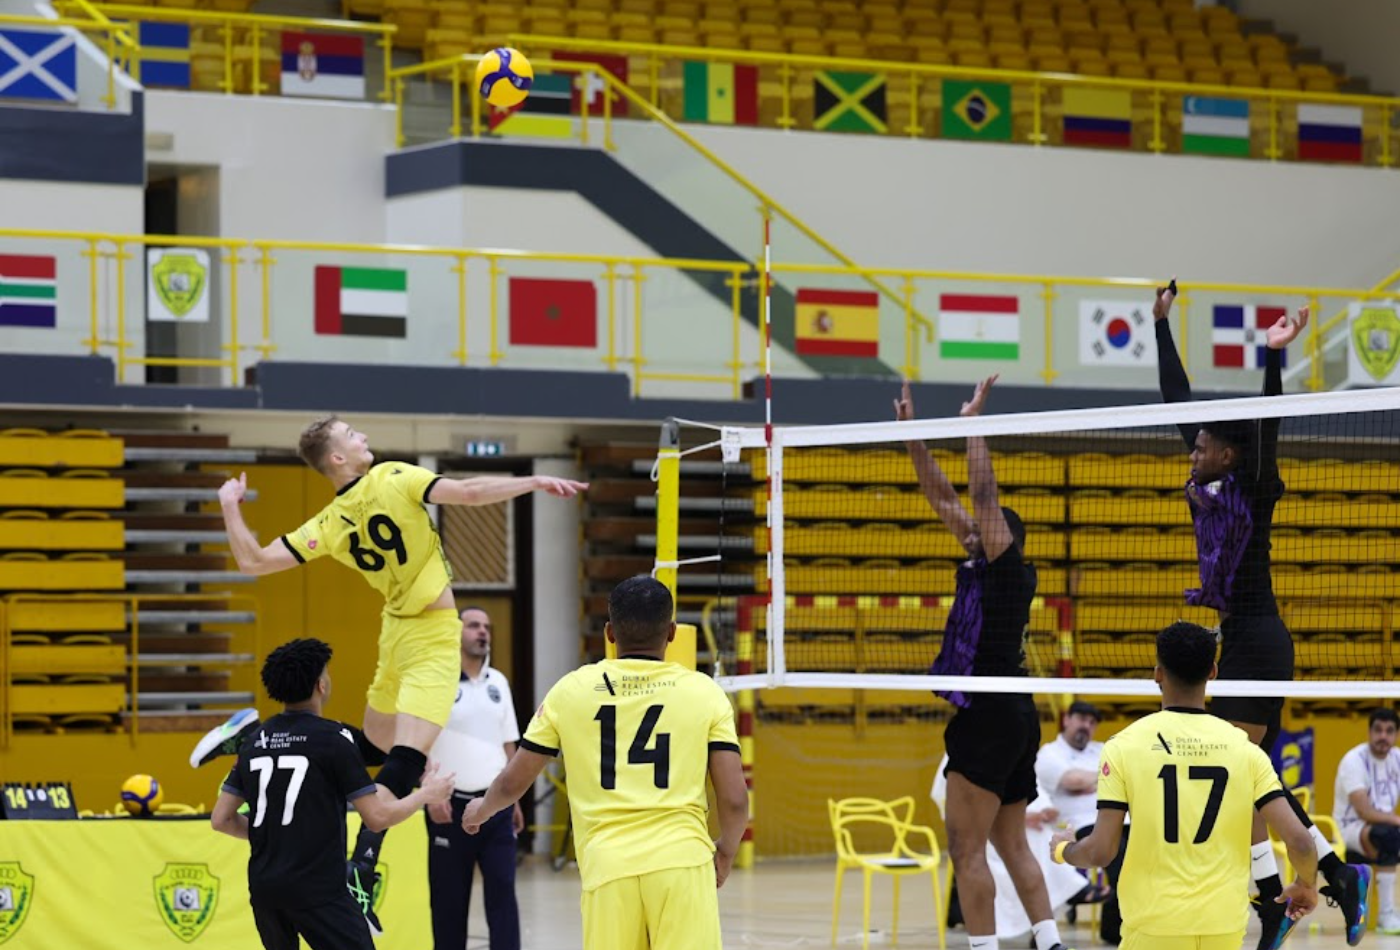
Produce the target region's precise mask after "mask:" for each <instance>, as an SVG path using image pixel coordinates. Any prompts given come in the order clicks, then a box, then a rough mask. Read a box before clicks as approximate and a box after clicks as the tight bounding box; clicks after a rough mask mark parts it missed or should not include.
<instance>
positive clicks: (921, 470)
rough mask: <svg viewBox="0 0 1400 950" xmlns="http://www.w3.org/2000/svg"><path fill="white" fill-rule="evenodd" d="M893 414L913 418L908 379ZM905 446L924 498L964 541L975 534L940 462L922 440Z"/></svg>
mask: <svg viewBox="0 0 1400 950" xmlns="http://www.w3.org/2000/svg"><path fill="white" fill-rule="evenodd" d="M894 417H895V419H897V420H899V421H900V422H907V421H909V420H911V419H913V418H914V397H913V396H912V395H911V394H910V392H909V381H908V380H907V379H906V380H905V381H904V386H903V388H902V389H901V390H900V393H899V398H898V399H896V400H895V401H894ZM904 447H905V448H906V449H908V451H909V458H910V459H911V460H912V461H913V463H914V474H915V475H916V476H918V479H919V488H920V489H921V490H922V491H923V493H924V497H925V498H927V499H928V503H929V505H930V506H932V508H933V510H934V513H935V514H937V515H938V517H939V519H940V520H941V521H942V522H943V524H944V525H946V526H947V528H948V530H949V531H951V532H952V533H953V537H955V538H957V539H958V543H959V544H961V543H962V542H963V541H964V540H965V539H966V538H967V536H968V535H969V534H971V533H972V516H971V515H969V514H968V513H967V509H966V508H964V507H963V504H962V499H960V498H958V493H957V490H956V489H954V488H953V484H952V483H951V482H950V481H948V476H947V475H944V474H943V469H941V468H939V467H938V463H937V462H935V461H934V460H933V455H932V454H931V453H930V452H929V450H928V446H927V445H925V444H924V443H923V440H922V439H913V440H910V441H907V442H905V443H904Z"/></svg>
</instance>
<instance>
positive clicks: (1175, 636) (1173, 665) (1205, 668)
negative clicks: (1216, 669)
mask: <svg viewBox="0 0 1400 950" xmlns="http://www.w3.org/2000/svg"><path fill="white" fill-rule="evenodd" d="M1157 662H1158V663H1159V664H1161V666H1162V669H1164V670H1166V671H1167V673H1168V675H1170V676H1171V678H1172V679H1174V680H1176V681H1177V682H1178V683H1180V684H1181V685H1183V686H1200V685H1201V684H1202V683H1204V682H1205V681H1206V680H1208V679H1210V668H1211V667H1212V666H1213V665H1214V664H1215V634H1214V633H1212V632H1211V631H1209V630H1207V629H1206V628H1205V627H1202V626H1201V625H1200V624H1197V623H1188V622H1187V621H1185V620H1178V621H1177V622H1176V623H1174V624H1172V625H1171V626H1170V627H1168V628H1167V629H1165V630H1163V631H1162V632H1161V633H1159V634H1157Z"/></svg>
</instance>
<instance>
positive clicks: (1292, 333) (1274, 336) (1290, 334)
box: [1264, 307, 1309, 350]
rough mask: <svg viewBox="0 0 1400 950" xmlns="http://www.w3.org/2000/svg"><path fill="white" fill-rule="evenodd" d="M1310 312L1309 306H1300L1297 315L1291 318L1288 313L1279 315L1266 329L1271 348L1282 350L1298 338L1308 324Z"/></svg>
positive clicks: (1266, 338) (1265, 334)
mask: <svg viewBox="0 0 1400 950" xmlns="http://www.w3.org/2000/svg"><path fill="white" fill-rule="evenodd" d="M1308 314H1309V311H1308V308H1307V307H1299V308H1298V315H1297V316H1296V317H1292V318H1290V317H1289V316H1288V314H1286V313H1285V314H1284V315H1283V316H1281V317H1279V318H1278V320H1277V322H1275V323H1274V325H1273V326H1271V327H1269V329H1267V330H1265V331H1264V339H1265V340H1266V341H1268V344H1269V349H1271V350H1281V349H1283V348H1284V347H1286V346H1287V345H1288V344H1290V343H1292V342H1293V341H1294V340H1296V339H1298V334H1300V333H1302V332H1303V328H1304V327H1306V326H1307V325H1308Z"/></svg>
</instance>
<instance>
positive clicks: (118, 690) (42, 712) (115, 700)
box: [10, 683, 126, 717]
mask: <svg viewBox="0 0 1400 950" xmlns="http://www.w3.org/2000/svg"><path fill="white" fill-rule="evenodd" d="M125 705H126V684H125V683H83V684H71V685H62V684H53V683H50V684H24V685H19V684H16V685H12V686H11V687H10V712H11V713H12V714H14V715H16V716H17V717H18V716H19V715H21V714H26V715H39V716H53V715H60V714H73V713H109V714H116V713H120V712H121V711H122V709H123V708H124V707H125Z"/></svg>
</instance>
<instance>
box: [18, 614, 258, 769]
mask: <svg viewBox="0 0 1400 950" xmlns="http://www.w3.org/2000/svg"><path fill="white" fill-rule="evenodd" d="M20 602H27V603H60V604H72V603H84V602H85V603H107V604H111V603H120V604H122V605H123V606H124V609H125V611H126V615H127V629H126V632H127V633H128V634H129V635H130V643H129V645H128V647H127V653H126V663H127V689H128V691H129V693H130V698H129V700H128V702H127V704H126V708H125V710H124V711H123V712H124V715H125V718H126V720H127V730H126V731H127V734H128V736H130V739H131V744H132V745H135V744H136V739H137V736H138V735H139V734H140V731H141V727H140V713H141V693H140V687H141V670H140V657H141V616H140V610H141V605H142V604H160V605H166V606H173V607H177V608H178V606H180V605H190V606H198V605H209V604H214V605H226V606H227V607H228V608H229V609H233V610H242V611H246V612H249V613H252V614H253V623H252V624H251V627H250V629H251V636H252V644H251V649H250V650H249V651H248V652H249V653H251V654H252V655H253V656H255V657H257V656H261V655H262V631H261V627H260V623H259V618H260V614H259V612H258V601H257V598H256V597H254V596H252V595H251V594H102V593H92V594H81V593H78V594H8V595H5V596H3V597H0V748H2V749H8V748H9V747H10V741H11V739H12V738H13V736H14V701H13V698H12V696H11V688H12V685H13V684H12V680H13V674H12V671H13V669H14V662H13V652H12V651H13V648H14V642H13V633H12V631H11V629H10V613H11V609H12V607H13V605H15V604H17V603H20ZM213 625H214V626H219V624H217V623H215V624H213ZM209 665H223V666H228V665H231V663H230V661H210V662H209Z"/></svg>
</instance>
